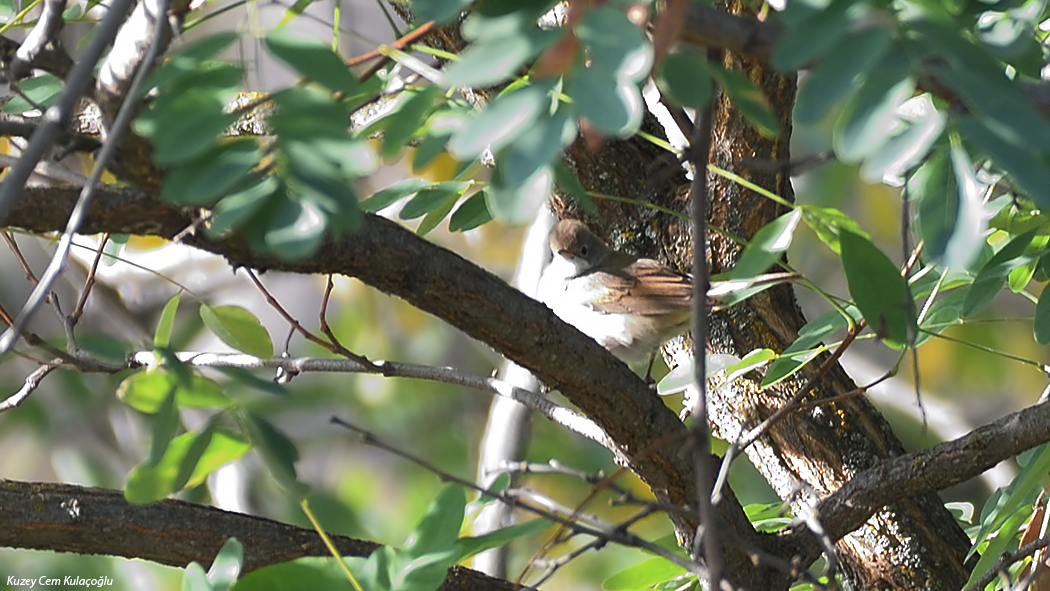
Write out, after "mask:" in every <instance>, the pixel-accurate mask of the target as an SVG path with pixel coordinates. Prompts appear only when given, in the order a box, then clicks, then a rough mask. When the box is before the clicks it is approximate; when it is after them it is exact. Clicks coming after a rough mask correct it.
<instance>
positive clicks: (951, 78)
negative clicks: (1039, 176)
mask: <svg viewBox="0 0 1050 591" xmlns="http://www.w3.org/2000/svg"><path fill="white" fill-rule="evenodd" d="M938 78H940V79H941V80H942V81H943V82H944V84H945V85H947V86H948V87H949V88H951V89H952V90H954V91H955V92H957V93H958V94H959V95H960V96H961V97H962V99H963V102H965V103H966V104H967V106H969V107H970V109H971V110H972V111H975V112H976V113H977V114H978V115H979V116H980V117H981V118H982V123H983V124H984V125H986V126H988V127H992V128H995V129H996V130H997V131H998V133H999V134H1000V135H1002V136H1004V137H1010V138H1013V137H1016V138H1017V139H1016V141H1015V143H1017V144H1018V145H1019V146H1029V147H1036V148H1039V149H1040V150H1044V151H1045V150H1050V122H1048V121H1047V120H1046V118H1044V117H1043V115H1042V114H1040V113H1039V111H1037V110H1036V109H1035V107H1033V106H1032V104H1031V102H1029V100H1028V99H1027V98H1025V96H1024V95H1023V94H1022V93H1021V91H1020V90H1019V89H1018V87H1017V86H1016V85H1015V84H1014V83H1013V82H1011V81H1010V80H1009V79H1007V78H1006V76H1004V75H1003V74H1002V73H1001V72H996V71H992V72H989V71H985V70H983V69H980V68H973V67H970V65H969V64H959V65H958V66H949V67H945V68H942V69H940V70H939V71H938Z"/></svg>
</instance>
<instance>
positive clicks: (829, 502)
mask: <svg viewBox="0 0 1050 591" xmlns="http://www.w3.org/2000/svg"><path fill="white" fill-rule="evenodd" d="M1047 441H1050V402H1041V403H1039V404H1036V405H1034V406H1030V407H1028V408H1025V409H1022V410H1019V411H1017V412H1015V413H1012V414H1009V415H1006V416H1005V417H1002V418H1000V419H999V420H997V421H994V422H992V423H989V424H987V425H984V426H981V427H978V428H977V429H974V430H973V431H971V432H970V433H967V434H966V435H964V436H962V437H960V438H958V439H953V440H952V441H947V442H944V443H941V444H938V445H935V446H933V447H930V448H927V449H922V450H918V451H915V452H912V453H909V454H905V455H902V456H897V457H893V458H888V459H886V460H883V461H882V462H880V463H879V464H878V465H876V466H875V467H873V468H870V469H868V470H865V471H863V472H861V473H859V474H857V475H856V476H854V477H853V478H852V479H851V480H850V481H849V482H848V483H846V484H844V485H843V486H842V488H840V489H838V490H837V491H835V492H834V493H833V494H831V495H830V496H828V497H827V498H825V499H824V500H823V501H822V502H821V503H820V507H819V512H820V516H821V521H822V523H823V524H824V527H825V528H826V529H827V532H828V534H829V535H830V536H831V537H832V538H834V539H836V540H837V539H839V538H841V537H842V536H844V535H846V534H847V533H849V532H851V531H853V530H855V529H856V528H857V527H859V526H860V525H861V524H862V523H864V521H865V520H866V519H868V517H870V516H871V515H872V514H873V513H874V512H875V511H878V510H879V509H880V508H882V507H883V506H885V505H888V504H892V503H893V502H895V501H898V500H900V499H906V498H909V497H913V496H915V495H918V494H922V493H927V492H934V491H938V490H943V489H945V488H948V487H950V486H953V485H956V484H959V483H960V482H965V481H967V480H970V479H971V478H974V477H976V476H978V475H979V474H981V473H982V472H984V471H985V470H988V469H990V468H992V467H994V466H995V465H996V464H998V463H999V462H1002V461H1004V460H1006V459H1009V458H1011V457H1013V456H1016V455H1017V454H1019V453H1021V452H1023V451H1025V450H1027V449H1031V448H1033V447H1035V446H1037V445H1040V444H1042V443H1046V442H1047ZM799 527H802V526H796V527H795V528H794V530H792V531H791V532H790V533H788V534H787V535H788V537H799V536H805V533H804V532H802V531H800V529H799Z"/></svg>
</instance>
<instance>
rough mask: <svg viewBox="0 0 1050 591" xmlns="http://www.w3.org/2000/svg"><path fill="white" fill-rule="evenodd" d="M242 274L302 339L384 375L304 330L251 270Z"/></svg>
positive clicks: (376, 367) (358, 357)
mask: <svg viewBox="0 0 1050 591" xmlns="http://www.w3.org/2000/svg"><path fill="white" fill-rule="evenodd" d="M244 272H245V273H247V274H248V278H249V279H251V280H252V283H254V284H255V287H256V288H257V289H258V290H259V292H260V293H262V295H263V297H264V298H265V299H266V303H268V304H270V307H271V308H273V309H274V310H276V311H277V313H278V314H280V315H281V317H282V318H284V320H285V322H287V323H288V324H290V325H291V326H292V327H294V328H295V330H296V331H297V332H298V333H299V334H301V335H303V337H304V338H305V339H306V340H308V341H310V342H311V343H314V344H316V345H320V346H321V347H324V348H325V349H327V350H328V351H331V352H332V353H335V354H336V355H342V356H343V357H346V358H347V359H349V360H351V361H354V362H356V363H359V364H361V365H363V366H365V367H366V368H368V370H369V371H370V372H371V373H378V374H382V375H386V374H385V373H383V368H382V367H380V366H379V365H377V364H375V363H372V362H371V361H369V360H368V358H367V357H364V356H362V355H358V354H357V353H354V352H353V351H351V350H349V349H347V348H346V347H344V346H342V345H341V344H339V341H337V340H333V341H331V342H329V341H326V340H324V339H322V338H321V337H319V336H317V335H315V334H314V333H312V332H310V331H308V330H306V327H304V326H303V325H302V324H299V321H298V320H296V319H295V318H294V317H292V315H291V314H289V313H288V311H287V310H285V309H284V306H282V305H281V303H280V302H278V301H277V298H275V297H273V294H271V293H270V291H269V290H268V289H266V286H265V285H263V283H262V281H260V280H259V278H258V277H257V276H256V275H255V272H254V271H252V270H251V269H245V270H244Z"/></svg>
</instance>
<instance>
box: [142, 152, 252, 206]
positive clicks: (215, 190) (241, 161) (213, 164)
mask: <svg viewBox="0 0 1050 591" xmlns="http://www.w3.org/2000/svg"><path fill="white" fill-rule="evenodd" d="M260 160H262V151H261V150H260V149H259V146H258V144H256V142H255V140H254V139H252V138H244V139H236V140H228V141H226V142H224V143H223V144H221V145H218V146H216V147H215V148H214V149H213V150H211V151H210V152H209V153H208V154H207V155H205V156H204V157H201V158H198V159H197V160H194V161H193V162H191V163H189V164H186V165H184V166H180V167H178V168H176V169H174V170H172V171H171V173H170V174H169V175H168V177H167V178H166V179H165V182H164V187H163V188H162V189H161V197H162V198H163V199H164V200H165V201H168V202H171V203H175V204H178V205H211V204H213V203H214V202H215V201H216V200H217V199H218V198H219V197H221V196H223V195H225V194H226V192H227V191H229V190H230V189H232V188H234V187H235V186H236V185H237V184H238V183H239V182H241V181H243V180H244V177H246V176H247V175H248V174H249V173H251V171H252V170H253V169H254V168H255V167H256V166H258V165H259V161H260Z"/></svg>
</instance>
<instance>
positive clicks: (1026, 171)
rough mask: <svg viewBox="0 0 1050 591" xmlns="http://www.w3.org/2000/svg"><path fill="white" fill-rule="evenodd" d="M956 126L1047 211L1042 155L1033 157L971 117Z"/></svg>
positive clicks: (1047, 176)
mask: <svg viewBox="0 0 1050 591" xmlns="http://www.w3.org/2000/svg"><path fill="white" fill-rule="evenodd" d="M956 124H957V125H958V126H959V129H960V130H961V131H962V132H963V134H964V135H965V136H966V137H967V138H969V139H970V140H972V141H973V142H974V143H975V144H976V145H977V146H979V147H980V148H981V149H982V150H984V151H985V153H987V154H988V155H989V156H990V157H991V158H992V160H993V161H994V162H995V165H996V166H998V167H1000V168H1002V169H1003V170H1004V171H1005V172H1007V173H1008V174H1010V175H1011V180H1012V181H1013V182H1014V183H1016V185H1017V186H1019V187H1020V188H1022V189H1024V191H1025V192H1026V193H1027V194H1028V196H1029V197H1031V198H1032V200H1033V201H1035V203H1036V205H1038V206H1039V208H1040V209H1043V210H1045V211H1050V193H1047V191H1046V188H1047V187H1050V165H1048V163H1047V160H1046V157H1045V155H1041V154H1039V153H1034V152H1033V151H1032V150H1031V149H1029V148H1028V147H1027V146H1025V145H1023V144H1020V143H1018V141H1017V140H1016V138H1009V139H1008V138H1006V137H1004V136H1002V135H1000V134H999V133H998V131H993V130H992V129H991V128H990V127H988V125H987V123H986V122H985V121H983V120H981V119H978V118H976V117H973V116H964V117H959V118H958V119H957V120H956Z"/></svg>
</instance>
